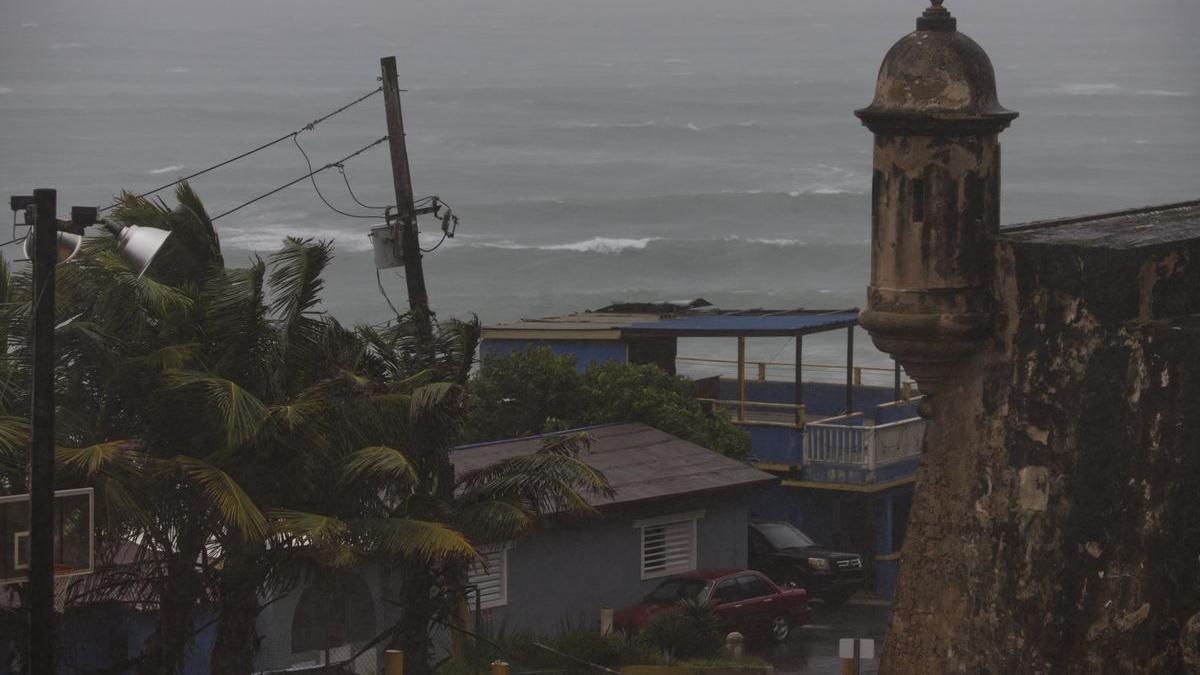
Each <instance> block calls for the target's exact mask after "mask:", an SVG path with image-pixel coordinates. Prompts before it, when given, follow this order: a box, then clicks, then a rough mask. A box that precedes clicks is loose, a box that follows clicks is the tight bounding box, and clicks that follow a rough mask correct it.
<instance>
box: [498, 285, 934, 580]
mask: <svg viewBox="0 0 1200 675" xmlns="http://www.w3.org/2000/svg"><path fill="white" fill-rule="evenodd" d="M857 325H858V310H857V309H845V310H803V309H800V310H738V311H731V310H720V309H715V308H712V307H710V306H708V305H707V303H703V301H696V302H693V303H691V304H688V305H674V304H655V303H623V304H616V305H611V306H609V307H605V308H603V309H600V310H596V311H591V312H579V313H575V314H569V315H565V316H558V317H547V318H544V319H522V320H520V321H514V322H509V323H502V324H496V325H491V326H486V327H485V328H484V330H483V342H482V345H481V350H480V353H481V355H482V358H483V359H484V360H486V359H488V358H491V357H493V356H496V355H503V354H507V353H511V352H513V351H516V350H522V349H526V348H529V347H538V346H545V347H549V348H550V349H551V350H553V351H554V352H555V353H558V354H570V355H573V356H575V357H576V364H577V367H579V368H580V369H584V368H586V367H587V366H589V365H591V364H595V363H605V362H609V361H617V362H628V363H648V364H655V365H657V366H659V367H661V368H663V369H664V370H666V371H667V372H670V373H675V372H677V371H678V370H680V369H682V367H683V366H686V365H688V364H691V363H695V362H698V361H699V362H709V363H719V364H726V365H728V366H729V368H730V369H731V371H732V374H731V375H730V376H722V375H715V376H710V377H701V378H694V382H695V395H696V398H697V399H698V400H700V401H701V402H703V403H704V404H706V405H709V406H711V407H712V408H713V409H714V411H721V412H723V413H724V414H727V415H729V416H730V418H731V419H732V420H733V421H734V422H735V423H736V424H738V425H739V426H741V427H742V428H744V429H746V431H748V432H749V434H750V439H751V453H752V459H753V464H754V466H755V467H756V468H758V469H761V470H763V471H766V472H770V473H771V474H773V475H775V476H777V477H778V478H779V479H780V480H779V482H778V483H777V484H775V485H774V486H771V487H765V488H762V489H760V490H759V491H758V492H757V493H756V494H755V495H754V496H753V497H752V498H751V516H752V517H753V518H757V519H763V520H788V521H790V522H792V523H794V524H795V525H797V526H798V527H800V528H801V529H803V530H805V531H806V532H808V533H809V534H810V535H811V536H813V537H814V538H816V539H817V540H818V541H820V542H822V543H824V544H826V545H828V546H831V547H834V548H838V549H841V550H847V551H852V552H856V553H859V554H861V555H862V556H863V559H864V560H866V561H868V562H869V567H870V568H871V570H872V574H873V579H874V589H875V591H876V592H878V593H879V594H881V595H884V596H887V597H890V596H891V594H892V592H893V590H894V585H895V578H896V573H897V571H898V569H899V565H900V549H901V545H902V544H903V540H904V533H905V526H906V523H907V521H908V512H909V508H910V505H911V503H912V489H913V481H914V479H915V475H916V470H917V465H918V463H919V460H920V452H921V447H922V443H923V439H924V430H925V422H924V420H922V419H921V418H920V417H919V416H918V415H917V403H918V401H919V396H916V395H914V392H913V390H912V386H911V383H908V382H905V381H904V379H903V373H902V372H901V371H900V369H899V367H893V368H888V369H882V368H875V367H865V366H856V365H855V363H854V331H855V328H856V327H857ZM832 331H845V334H846V351H845V360H844V362H842V363H840V364H836V365H833V364H825V363H821V364H814V363H809V362H806V361H805V360H804V338H805V337H806V336H810V335H815V334H820V333H829V332H832ZM780 337H786V338H790V339H791V341H792V343H793V344H794V351H793V354H792V357H793V358H792V359H791V360H790V361H785V362H779V361H773V360H772V361H757V362H756V361H751V360H748V359H747V356H746V343H747V341H748V340H752V339H755V338H780ZM681 338H735V339H736V342H737V353H736V356H735V357H734V358H728V359H718V358H694V357H689V356H687V355H681V354H679V340H680V339H681ZM781 368H786V369H787V370H786V371H785V374H784V375H783V376H780V370H781ZM830 372H833V373H834V374H835V376H837V377H838V380H839V381H836V382H831V381H828V375H829V373H830ZM769 375H770V376H769ZM821 375H824V376H825V377H824V378H821V377H820V376H821ZM864 376H874V378H876V379H877V380H878V379H879V378H881V377H882V378H884V383H882V384H878V383H877V384H864V382H863V380H864ZM806 377H807V378H808V379H806ZM886 380H891V381H890V382H887V381H886ZM889 385H890V386H889Z"/></svg>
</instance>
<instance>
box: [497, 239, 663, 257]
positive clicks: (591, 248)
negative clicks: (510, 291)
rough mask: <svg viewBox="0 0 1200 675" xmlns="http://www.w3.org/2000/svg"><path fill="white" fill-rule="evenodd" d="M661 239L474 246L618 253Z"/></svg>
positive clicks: (586, 240)
mask: <svg viewBox="0 0 1200 675" xmlns="http://www.w3.org/2000/svg"><path fill="white" fill-rule="evenodd" d="M660 240H661V237H643V238H640V239H627V238H620V237H592V238H591V239H585V240H583V241H575V242H570V243H567V244H519V243H516V242H512V241H503V242H490V243H480V244H476V246H482V247H486V248H503V249H508V250H514V251H522V250H537V251H574V252H576V253H620V252H622V251H629V250H641V249H644V248H646V246H647V245H649V244H650V242H652V241H660Z"/></svg>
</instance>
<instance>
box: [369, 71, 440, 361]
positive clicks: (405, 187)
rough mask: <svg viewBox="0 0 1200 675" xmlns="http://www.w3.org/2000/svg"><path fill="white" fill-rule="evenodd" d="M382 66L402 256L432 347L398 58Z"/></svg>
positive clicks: (412, 301)
mask: <svg viewBox="0 0 1200 675" xmlns="http://www.w3.org/2000/svg"><path fill="white" fill-rule="evenodd" d="M379 65H380V68H381V70H382V71H383V104H384V107H385V108H386V110H387V131H388V150H389V151H390V152H391V156H392V181H393V183H394V184H395V188H396V212H397V214H396V215H397V217H398V218H399V220H400V236H399V240H400V256H401V260H403V261H404V280H405V282H406V283H407V285H408V311H409V313H410V315H411V316H412V321H413V325H414V326H415V328H416V331H417V337H418V339H419V340H420V343H421V345H422V347H424V348H426V349H429V348H431V347H432V344H433V323H432V316H431V313H430V311H429V294H428V293H427V292H426V290H425V271H424V269H423V267H422V265H421V240H420V237H419V236H418V232H417V212H416V207H415V205H414V204H413V188H412V175H411V174H410V173H409V168H408V146H407V145H406V144H405V141H404V117H403V115H402V114H401V112H400V78H399V76H398V75H397V74H396V57H394V56H386V57H384V58H382V59H380V60H379Z"/></svg>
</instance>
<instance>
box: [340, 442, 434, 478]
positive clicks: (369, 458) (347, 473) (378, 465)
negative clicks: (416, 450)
mask: <svg viewBox="0 0 1200 675" xmlns="http://www.w3.org/2000/svg"><path fill="white" fill-rule="evenodd" d="M363 476H377V477H383V478H387V479H390V480H396V481H400V482H402V483H407V484H411V483H415V482H416V480H417V473H416V471H415V470H414V469H413V465H412V463H411V462H409V461H408V457H405V455H404V453H403V452H400V451H399V450H396V449H395V448H389V447H385V446H381V445H376V446H372V447H369V448H363V449H362V450H359V451H358V452H355V453H353V454H351V455H350V456H349V457H347V458H346V461H345V463H344V464H343V467H342V477H341V481H340V482H341V484H342V485H346V484H349V483H352V482H354V481H356V480H358V479H359V478H361V477H363Z"/></svg>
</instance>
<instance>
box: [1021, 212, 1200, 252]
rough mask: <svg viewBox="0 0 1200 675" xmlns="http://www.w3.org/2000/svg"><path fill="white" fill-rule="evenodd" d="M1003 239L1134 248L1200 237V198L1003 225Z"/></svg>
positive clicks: (1108, 247) (1034, 242) (1051, 243)
mask: <svg viewBox="0 0 1200 675" xmlns="http://www.w3.org/2000/svg"><path fill="white" fill-rule="evenodd" d="M999 238H1000V239H1001V240H1003V241H1011V242H1014V243H1028V244H1046V245H1058V246H1084V247H1090V248H1101V249H1133V248H1141V247H1144V246H1157V245H1160V244H1170V243H1172V242H1179V241H1188V240H1192V239H1198V238H1200V201H1192V202H1180V203H1178V204H1163V205H1161V206H1146V207H1143V208H1140V209H1131V210H1128V211H1117V212H1114V213H1101V214H1097V215H1091V216H1076V217H1073V218H1060V219H1056V220H1044V221H1039V222H1034V223H1027V224H1024V225H1016V226H1012V227H1005V228H1001V230H1000V234H999Z"/></svg>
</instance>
